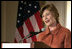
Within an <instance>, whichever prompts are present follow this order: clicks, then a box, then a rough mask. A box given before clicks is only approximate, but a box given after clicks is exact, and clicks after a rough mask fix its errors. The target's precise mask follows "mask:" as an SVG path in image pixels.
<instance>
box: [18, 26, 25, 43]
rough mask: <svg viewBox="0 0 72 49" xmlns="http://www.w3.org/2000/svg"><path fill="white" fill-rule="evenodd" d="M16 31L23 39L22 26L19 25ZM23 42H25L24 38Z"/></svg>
mask: <svg viewBox="0 0 72 49" xmlns="http://www.w3.org/2000/svg"><path fill="white" fill-rule="evenodd" d="M18 31H19V34H20V35H21V37H22V39H23V38H24V34H23V27H22V26H20V27H19V28H18ZM23 42H25V43H26V39H24V40H23Z"/></svg>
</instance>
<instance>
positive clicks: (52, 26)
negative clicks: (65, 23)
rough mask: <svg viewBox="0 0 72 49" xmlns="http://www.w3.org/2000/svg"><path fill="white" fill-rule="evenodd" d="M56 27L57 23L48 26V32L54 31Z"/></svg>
mask: <svg viewBox="0 0 72 49" xmlns="http://www.w3.org/2000/svg"><path fill="white" fill-rule="evenodd" d="M56 25H57V23H54V24H52V25H51V26H49V29H50V31H53V30H55V29H56Z"/></svg>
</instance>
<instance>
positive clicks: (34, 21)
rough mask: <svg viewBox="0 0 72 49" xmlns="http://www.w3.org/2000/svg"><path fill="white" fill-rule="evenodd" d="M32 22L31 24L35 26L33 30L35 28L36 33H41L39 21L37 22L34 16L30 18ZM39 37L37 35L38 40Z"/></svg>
mask: <svg viewBox="0 0 72 49" xmlns="http://www.w3.org/2000/svg"><path fill="white" fill-rule="evenodd" d="M30 21H31V24H32V26H33V28H34V32H39V31H40V29H39V27H38V24H37V20H36V18H35V16H34V15H33V16H31V17H30ZM37 37H38V34H37V35H36V38H37Z"/></svg>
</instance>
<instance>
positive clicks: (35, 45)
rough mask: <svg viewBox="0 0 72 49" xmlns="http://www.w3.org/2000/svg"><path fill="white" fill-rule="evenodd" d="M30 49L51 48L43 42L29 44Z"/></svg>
mask: <svg viewBox="0 0 72 49" xmlns="http://www.w3.org/2000/svg"><path fill="white" fill-rule="evenodd" d="M31 48H51V47H50V46H48V45H46V44H45V43H43V42H33V43H31Z"/></svg>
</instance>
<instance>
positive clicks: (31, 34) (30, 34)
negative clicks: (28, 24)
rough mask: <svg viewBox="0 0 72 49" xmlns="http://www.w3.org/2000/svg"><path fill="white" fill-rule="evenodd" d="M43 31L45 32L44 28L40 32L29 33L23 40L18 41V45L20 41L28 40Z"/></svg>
mask: <svg viewBox="0 0 72 49" xmlns="http://www.w3.org/2000/svg"><path fill="white" fill-rule="evenodd" d="M44 30H45V28H42V29H41V30H40V32H30V33H29V34H28V35H27V36H25V37H24V38H23V39H21V40H20V41H19V43H20V42H21V41H23V40H24V39H27V38H30V37H32V36H34V35H37V34H39V33H41V32H43V31H44Z"/></svg>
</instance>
